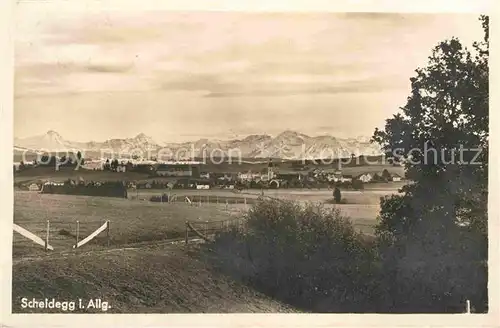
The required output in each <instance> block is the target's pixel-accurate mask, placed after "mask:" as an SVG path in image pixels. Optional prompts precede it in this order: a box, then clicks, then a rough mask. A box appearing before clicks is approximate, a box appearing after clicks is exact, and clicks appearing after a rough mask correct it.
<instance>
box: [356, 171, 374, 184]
mask: <svg viewBox="0 0 500 328" xmlns="http://www.w3.org/2000/svg"><path fill="white" fill-rule="evenodd" d="M357 179H358V180H359V181H361V182H363V183H367V182H370V181H372V179H373V176H372V175H371V174H370V173H363V174H361V175H359V176H358V177H357Z"/></svg>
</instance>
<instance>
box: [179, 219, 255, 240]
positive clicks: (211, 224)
mask: <svg viewBox="0 0 500 328" xmlns="http://www.w3.org/2000/svg"><path fill="white" fill-rule="evenodd" d="M245 228H246V219H244V218H235V219H228V220H221V221H186V235H185V243H186V244H188V243H189V239H190V237H194V236H196V237H199V238H202V239H204V240H205V241H211V240H213V237H214V236H215V235H216V234H217V233H219V232H224V231H229V230H230V229H238V230H243V229H245Z"/></svg>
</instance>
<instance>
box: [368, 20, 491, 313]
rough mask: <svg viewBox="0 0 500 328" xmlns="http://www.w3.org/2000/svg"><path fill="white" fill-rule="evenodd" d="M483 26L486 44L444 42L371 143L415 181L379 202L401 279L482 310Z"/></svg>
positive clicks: (387, 252) (389, 255) (383, 231)
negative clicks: (469, 301) (401, 165)
mask: <svg viewBox="0 0 500 328" xmlns="http://www.w3.org/2000/svg"><path fill="white" fill-rule="evenodd" d="M480 20H481V22H482V25H483V29H484V39H483V40H481V41H478V42H475V43H474V44H473V49H472V51H469V50H468V49H467V48H465V47H464V46H463V45H462V44H461V42H460V41H459V40H458V39H456V38H452V39H450V40H447V41H443V42H441V43H440V44H438V45H437V46H436V47H435V48H434V49H433V51H432V55H431V56H430V57H429V62H428V65H427V66H426V67H424V68H419V69H417V70H416V76H414V77H413V78H411V79H410V81H411V94H410V95H409V97H408V99H407V103H406V105H405V106H404V107H402V108H401V110H400V112H399V113H397V114H396V115H394V116H393V117H392V118H390V119H388V120H387V121H386V125H385V129H384V130H378V129H376V130H375V133H374V135H373V138H372V140H373V141H374V142H377V143H379V144H380V145H381V146H382V147H383V149H384V151H385V152H386V155H387V156H390V157H395V158H398V159H400V160H404V162H405V168H406V178H407V179H408V180H409V181H411V182H410V183H409V184H408V185H406V186H405V187H403V188H402V190H401V194H400V195H395V196H391V197H386V198H384V199H382V200H381V212H380V217H379V224H378V227H377V232H378V234H379V236H380V237H381V239H382V240H385V241H386V243H385V247H386V248H384V251H383V252H382V254H383V255H384V257H385V259H386V260H387V261H391V266H393V267H394V272H393V273H394V275H396V276H398V277H400V278H401V277H402V276H404V277H406V278H407V277H408V274H409V275H411V277H412V279H417V278H416V277H418V279H420V280H419V283H420V284H421V286H423V287H422V289H425V290H426V292H427V294H428V295H432V297H434V298H438V299H441V300H442V299H443V298H444V295H450V297H452V298H453V297H454V299H463V298H464V297H467V298H469V299H471V298H472V299H473V302H475V303H476V304H478V305H476V307H478V308H481V305H484V304H485V302H486V299H487V297H486V280H487V279H486V273H485V272H486V271H485V262H486V259H487V196H488V190H487V186H488V135H489V132H488V131H489V130H488V121H489V114H488V111H489V108H488V102H489V100H488V87H489V85H488V56H489V46H488V45H489V34H488V25H489V20H488V17H487V16H481V18H480ZM405 274H406V275H405ZM393 278H394V277H393ZM412 288H413V291H414V289H415V283H412V286H408V291H410V290H412ZM424 294H425V293H424ZM427 294H426V295H427ZM429 297H430V296H429ZM481 309H483V310H484V306H483V308H481Z"/></svg>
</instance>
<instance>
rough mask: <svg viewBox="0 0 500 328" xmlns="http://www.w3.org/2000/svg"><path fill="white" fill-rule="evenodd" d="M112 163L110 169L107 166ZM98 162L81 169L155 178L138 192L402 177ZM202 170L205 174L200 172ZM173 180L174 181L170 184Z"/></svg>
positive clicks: (134, 185) (355, 182)
mask: <svg viewBox="0 0 500 328" xmlns="http://www.w3.org/2000/svg"><path fill="white" fill-rule="evenodd" d="M110 163H113V165H110ZM101 164H102V161H91V160H87V161H86V162H85V166H86V168H87V169H92V170H97V169H99V170H101V169H103V167H105V168H106V169H108V170H113V171H115V172H129V171H140V172H147V173H148V176H149V179H148V180H150V179H151V178H154V177H155V176H156V177H158V179H157V181H145V182H142V183H135V182H134V183H129V184H130V185H129V186H128V187H129V188H138V189H142V188H143V189H150V188H151V189H163V188H169V189H175V188H193V189H209V188H211V187H213V186H220V187H222V188H230V189H233V188H239V187H242V188H245V187H248V188H252V187H257V188H260V187H264V188H265V187H270V188H281V187H285V188H288V187H292V188H293V187H301V186H302V187H304V186H313V187H314V186H318V187H320V186H321V185H330V186H331V185H332V184H344V185H347V186H349V185H351V184H352V185H353V186H354V185H359V184H360V183H362V184H365V183H371V182H388V181H401V180H402V179H403V178H402V176H400V175H398V174H395V173H390V172H389V171H388V170H383V171H382V172H363V173H360V174H358V175H355V176H353V175H347V174H343V172H342V171H341V170H339V169H335V168H317V167H316V168H312V169H308V168H304V167H299V168H297V167H295V166H292V167H290V168H285V167H277V166H276V165H273V163H272V162H269V163H268V165H267V166H266V167H263V168H262V166H261V167H260V168H261V169H260V170H259V171H241V172H209V171H208V170H209V169H206V167H208V166H204V165H203V164H202V163H200V162H171V163H166V162H164V163H158V162H151V163H150V162H147V163H146V162H144V163H131V162H124V161H122V162H119V161H117V160H113V161H112V162H109V161H106V162H105V165H104V166H103V165H101ZM204 169H205V170H204ZM163 177H171V178H175V179H168V180H167V179H161V178H163ZM174 180H175V181H174ZM51 183H54V182H51ZM41 187H42V186H41V185H37V184H32V185H30V186H29V190H33V191H35V190H40V189H42V188H41Z"/></svg>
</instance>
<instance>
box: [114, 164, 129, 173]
mask: <svg viewBox="0 0 500 328" xmlns="http://www.w3.org/2000/svg"><path fill="white" fill-rule="evenodd" d="M125 171H127V166H125V165H118V166H117V167H116V172H125Z"/></svg>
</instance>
